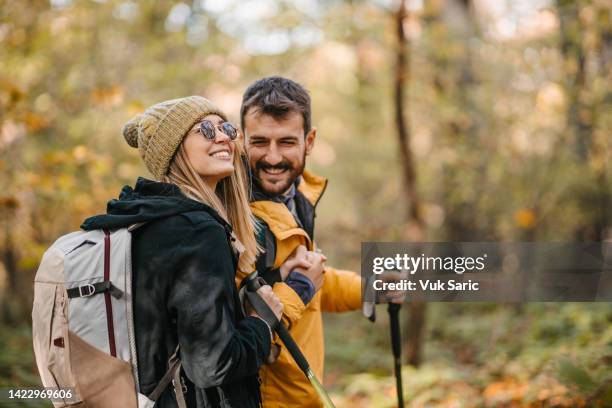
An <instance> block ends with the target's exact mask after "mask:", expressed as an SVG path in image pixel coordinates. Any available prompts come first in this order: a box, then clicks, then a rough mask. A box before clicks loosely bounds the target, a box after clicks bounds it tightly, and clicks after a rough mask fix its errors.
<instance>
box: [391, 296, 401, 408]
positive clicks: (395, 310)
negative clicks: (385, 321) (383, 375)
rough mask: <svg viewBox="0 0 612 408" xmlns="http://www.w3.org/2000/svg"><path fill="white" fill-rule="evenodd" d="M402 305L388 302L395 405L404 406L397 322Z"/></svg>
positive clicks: (399, 407) (399, 338)
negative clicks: (395, 390) (395, 395)
mask: <svg viewBox="0 0 612 408" xmlns="http://www.w3.org/2000/svg"><path fill="white" fill-rule="evenodd" d="M401 307H402V305H400V304H398V303H389V306H388V309H387V310H388V311H389V322H390V324H391V348H392V349H393V370H394V372H395V387H396V389H397V406H398V408H404V391H403V387H402V341H401V332H400V324H399V310H400V308H401Z"/></svg>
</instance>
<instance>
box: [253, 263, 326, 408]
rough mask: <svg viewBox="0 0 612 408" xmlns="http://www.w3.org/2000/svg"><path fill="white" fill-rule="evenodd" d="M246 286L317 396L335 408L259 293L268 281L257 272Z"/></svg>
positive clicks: (286, 331)
mask: <svg viewBox="0 0 612 408" xmlns="http://www.w3.org/2000/svg"><path fill="white" fill-rule="evenodd" d="M244 284H246V291H245V296H246V297H247V299H249V302H250V303H251V306H253V309H255V311H256V312H257V314H258V315H259V316H260V317H261V318H262V319H264V320H265V321H266V322H267V323H268V324H270V327H271V328H272V329H273V330H274V331H275V332H276V333H277V334H278V337H280V339H281V340H282V341H283V343H284V344H285V347H287V351H289V354H291V357H293V359H294V360H295V362H296V364H297V365H298V367H300V370H302V372H303V373H304V375H306V378H308V380H309V381H310V383H311V384H312V386H313V387H314V389H315V391H316V392H317V394H319V398H321V401H322V402H323V405H324V406H325V408H335V406H334V403H333V402H332V400H331V399H330V398H329V395H327V392H326V391H325V389H324V388H323V385H322V384H321V382H320V381H319V379H318V378H317V377H316V376H315V375H314V373H313V372H312V369H311V368H310V364H308V360H306V357H305V356H304V354H303V353H302V350H300V348H299V347H298V345H297V344H296V343H295V340H293V337H291V335H290V334H289V331H288V330H287V328H286V327H285V325H284V324H283V323H282V322H281V321H279V320H278V319H277V318H276V316H275V315H274V312H272V310H271V309H270V307H269V306H268V304H267V303H266V302H265V301H264V300H263V299H262V298H261V297H260V296H259V294H258V293H257V290H258V289H259V288H261V287H262V286H265V285H267V283H266V281H265V280H264V279H263V278H262V277H260V276H258V275H257V271H255V272H253V273H251V274H250V275H248V276H247V277H246V278H245V279H244V282H243V285H244Z"/></svg>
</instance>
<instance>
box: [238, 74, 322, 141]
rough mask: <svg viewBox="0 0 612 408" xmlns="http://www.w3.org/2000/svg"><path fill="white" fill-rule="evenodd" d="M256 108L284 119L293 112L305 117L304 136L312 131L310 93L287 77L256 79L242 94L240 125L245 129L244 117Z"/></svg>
mask: <svg viewBox="0 0 612 408" xmlns="http://www.w3.org/2000/svg"><path fill="white" fill-rule="evenodd" d="M251 108H254V109H255V112H256V113H258V114H264V115H270V116H272V117H273V118H274V119H276V120H279V119H284V118H285V117H287V115H288V114H290V113H291V112H297V113H300V114H301V115H302V117H303V118H304V136H306V134H307V133H308V132H310V126H311V121H310V95H308V91H307V90H306V89H305V88H304V87H303V86H302V85H300V84H298V83H297V82H295V81H292V80H290V79H287V78H283V77H278V76H271V77H267V78H262V79H260V80H258V81H255V82H254V83H253V84H251V86H249V87H248V88H247V90H246V91H245V92H244V95H243V96H242V106H241V107H240V126H241V127H242V129H243V130H244V117H245V116H246V114H247V112H248V111H249V110H250V109H251Z"/></svg>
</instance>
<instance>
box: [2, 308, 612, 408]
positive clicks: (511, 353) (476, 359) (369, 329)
mask: <svg viewBox="0 0 612 408" xmlns="http://www.w3.org/2000/svg"><path fill="white" fill-rule="evenodd" d="M377 312H378V321H377V322H376V323H370V322H368V321H366V319H365V318H363V317H362V316H360V315H359V313H357V312H353V313H348V314H342V315H326V317H325V328H326V339H325V340H326V341H325V342H326V375H325V383H326V386H327V388H328V389H329V390H330V393H331V395H332V398H333V400H334V401H335V403H336V405H337V407H338V408H342V407H350V408H362V407H363V408H366V407H367V408H383V407H389V408H390V407H394V406H396V396H395V380H394V377H393V375H392V359H391V352H390V346H389V344H390V340H389V327H388V324H387V319H386V317H387V316H386V308H385V307H384V306H379V308H378V310H377ZM427 318H428V320H427V336H426V342H425V350H424V359H423V360H424V363H423V364H422V365H421V366H420V367H419V368H418V369H415V368H412V367H409V366H405V367H404V368H403V372H402V374H403V384H404V394H405V398H406V401H407V406H409V407H428V408H429V407H609V406H612V369H611V367H612V308H611V307H610V305H609V304H607V303H600V304H580V303H567V304H561V303H539V304H535V303H534V304H526V305H495V304H485V303H472V304H468V303H463V304H450V303H449V304H442V303H437V304H430V305H429V309H428V316H427ZM0 326H2V325H1V324H0ZM38 384H39V378H38V374H37V372H36V368H35V364H34V357H33V353H32V346H31V334H30V327H29V326H28V325H21V326H17V327H15V326H13V327H7V326H3V327H0V388H2V387H9V386H10V387H15V386H28V385H30V386H35V385H38ZM0 406H2V407H5V406H6V407H9V405H6V403H0ZM12 406H15V407H17V406H31V407H50V406H51V405H50V404H45V403H38V404H36V403H31V404H30V405H12Z"/></svg>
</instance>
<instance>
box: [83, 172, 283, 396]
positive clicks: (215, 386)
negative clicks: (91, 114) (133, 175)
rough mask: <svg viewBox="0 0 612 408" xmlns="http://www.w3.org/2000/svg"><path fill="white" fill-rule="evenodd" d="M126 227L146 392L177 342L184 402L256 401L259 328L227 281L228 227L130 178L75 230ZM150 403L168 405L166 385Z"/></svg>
mask: <svg viewBox="0 0 612 408" xmlns="http://www.w3.org/2000/svg"><path fill="white" fill-rule="evenodd" d="M145 221H146V224H144V225H143V226H142V227H140V228H138V229H136V230H135V231H134V232H133V238H132V271H133V292H134V296H133V304H134V324H135V331H136V347H137V354H138V374H139V380H140V389H141V392H142V393H143V394H149V393H151V392H152V391H153V389H154V388H155V386H156V385H157V383H158V382H159V380H160V379H161V377H162V376H163V375H164V373H165V372H166V369H167V362H168V359H169V357H170V356H171V355H172V353H173V352H174V350H175V348H176V345H177V342H178V343H180V358H181V361H182V364H183V375H184V377H185V379H186V384H187V403H188V406H189V407H198V408H199V407H239V408H248V407H257V406H259V399H260V397H259V377H258V370H259V368H260V367H261V365H262V364H263V363H264V361H265V359H266V357H267V356H268V354H269V352H270V341H271V339H270V333H269V330H268V326H267V325H266V324H265V323H264V322H263V321H262V320H260V319H258V318H254V317H246V318H245V317H244V316H243V314H242V311H241V308H240V302H239V299H238V294H237V290H236V285H235V280H234V277H235V272H236V265H237V258H236V256H235V254H234V253H233V250H232V247H231V245H230V241H229V234H230V233H231V227H230V226H229V225H228V224H227V223H226V222H225V221H224V220H223V219H222V218H221V217H220V216H219V215H218V214H217V213H216V212H215V211H214V210H213V209H212V208H210V207H209V206H207V205H204V204H202V203H199V202H197V201H194V200H191V199H189V198H187V197H185V196H184V195H183V194H182V193H181V192H180V190H179V189H178V187H176V186H174V185H172V184H166V183H159V182H154V181H150V180H146V179H143V178H139V179H138V181H137V183H136V186H135V188H134V189H132V188H131V187H129V186H126V187H124V188H123V190H122V191H121V194H120V196H119V199H118V200H111V201H109V203H108V207H107V214H104V215H98V216H95V217H92V218H89V219H87V220H85V222H84V223H83V225H82V226H81V228H83V229H85V230H90V229H99V228H108V229H113V228H119V227H126V226H129V225H131V224H134V223H139V222H145ZM156 407H176V402H175V399H174V395H173V391H172V386H169V387H168V389H167V390H166V391H165V392H164V393H163V394H162V396H161V397H160V398H159V400H158V402H157V404H156Z"/></svg>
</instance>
